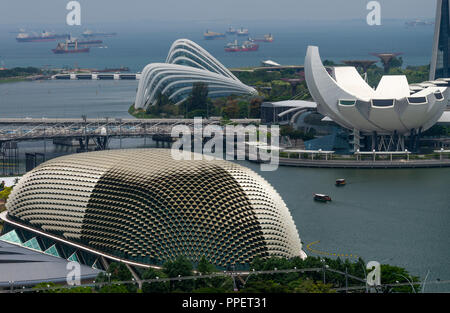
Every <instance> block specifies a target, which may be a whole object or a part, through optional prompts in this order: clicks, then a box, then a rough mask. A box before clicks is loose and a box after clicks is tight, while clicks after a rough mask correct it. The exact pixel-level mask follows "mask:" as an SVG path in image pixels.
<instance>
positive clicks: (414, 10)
mask: <svg viewBox="0 0 450 313" xmlns="http://www.w3.org/2000/svg"><path fill="white" fill-rule="evenodd" d="M78 1H79V3H80V4H81V23H82V25H81V26H83V25H95V24H121V23H127V24H131V25H132V24H140V23H144V22H175V23H178V22H179V23H182V22H193V23H226V24H233V23H237V22H245V21H253V22H255V21H259V22H283V21H286V22H292V21H305V22H307V21H330V22H332V21H340V20H341V21H342V20H365V18H366V16H367V14H368V12H369V11H368V10H367V9H366V5H367V3H368V2H369V0H315V1H314V2H312V1H310V0H278V1H272V0H227V1H214V0H213V1H211V0H186V1H182V0H164V1H163V0H152V1H142V0H128V1H121V0H95V1H92V0H90V1H88V0H78ZM68 2H69V0H41V1H32V2H30V1H28V0H1V2H0V3H1V4H0V24H1V25H10V26H27V25H52V26H58V27H65V26H67V25H66V15H67V13H68V12H69V11H68V10H66V5H67V3H68ZM379 2H380V4H381V16H382V22H383V21H389V20H392V19H401V20H405V19H415V18H421V19H434V16H435V10H436V2H435V1H432V3H431V5H430V1H429V0H426V1H425V0H379Z"/></svg>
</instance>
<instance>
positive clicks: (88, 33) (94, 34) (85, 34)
mask: <svg viewBox="0 0 450 313" xmlns="http://www.w3.org/2000/svg"><path fill="white" fill-rule="evenodd" d="M81 35H82V36H83V37H85V38H90V37H112V36H116V35H117V33H105V32H94V31H92V30H90V29H87V30H85V31H84V32H83V33H82V34H81Z"/></svg>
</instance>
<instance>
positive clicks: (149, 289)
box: [142, 268, 169, 293]
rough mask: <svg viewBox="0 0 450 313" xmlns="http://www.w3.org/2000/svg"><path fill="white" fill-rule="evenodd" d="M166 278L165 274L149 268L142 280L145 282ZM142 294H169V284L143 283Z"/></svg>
mask: <svg viewBox="0 0 450 313" xmlns="http://www.w3.org/2000/svg"><path fill="white" fill-rule="evenodd" d="M157 277H159V278H165V277H167V276H166V275H165V274H164V273H163V272H160V271H157V270H155V269H153V268H148V269H146V270H145V272H144V274H143V275H142V278H143V279H144V280H147V279H155V278H157ZM142 292H144V293H166V292H169V283H168V282H155V283H147V282H145V283H143V284H142Z"/></svg>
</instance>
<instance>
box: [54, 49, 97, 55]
mask: <svg viewBox="0 0 450 313" xmlns="http://www.w3.org/2000/svg"><path fill="white" fill-rule="evenodd" d="M52 51H53V53H55V54H66V53H86V52H89V48H84V49H77V50H75V49H72V50H70V49H69V50H61V49H52Z"/></svg>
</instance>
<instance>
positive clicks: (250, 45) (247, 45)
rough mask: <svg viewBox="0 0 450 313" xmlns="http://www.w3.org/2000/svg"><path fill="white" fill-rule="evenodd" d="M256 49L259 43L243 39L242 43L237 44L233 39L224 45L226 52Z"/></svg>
mask: <svg viewBox="0 0 450 313" xmlns="http://www.w3.org/2000/svg"><path fill="white" fill-rule="evenodd" d="M258 49H259V45H258V44H256V43H254V42H252V41H244V42H243V43H242V45H239V44H238V43H237V40H235V41H234V42H230V43H228V44H227V45H226V46H225V51H226V52H241V51H257V50H258Z"/></svg>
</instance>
